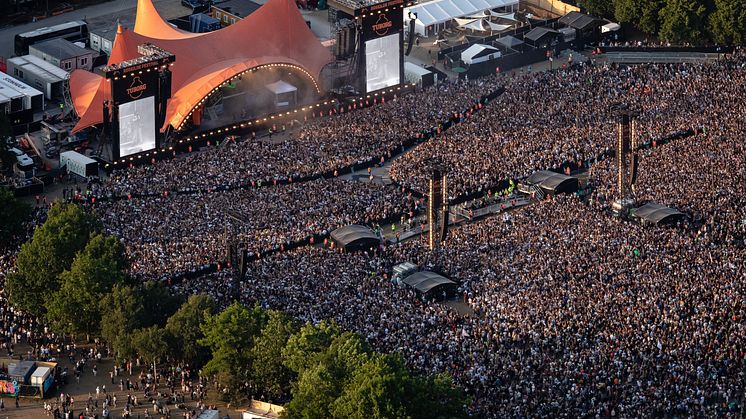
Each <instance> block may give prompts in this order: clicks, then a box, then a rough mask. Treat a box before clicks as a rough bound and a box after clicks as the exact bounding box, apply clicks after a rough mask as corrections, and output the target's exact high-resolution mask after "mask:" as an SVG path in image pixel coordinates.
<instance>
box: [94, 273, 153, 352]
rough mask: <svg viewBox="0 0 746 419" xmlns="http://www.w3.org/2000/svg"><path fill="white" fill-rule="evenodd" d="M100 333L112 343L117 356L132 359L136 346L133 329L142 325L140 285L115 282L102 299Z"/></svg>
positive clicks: (143, 314) (143, 316) (142, 299)
mask: <svg viewBox="0 0 746 419" xmlns="http://www.w3.org/2000/svg"><path fill="white" fill-rule="evenodd" d="M100 310H101V337H102V338H104V340H105V341H106V342H108V343H109V345H111V347H112V349H113V350H114V352H115V353H116V356H117V359H119V360H125V359H131V358H132V357H134V356H135V354H136V350H135V347H134V345H133V344H132V333H133V332H134V331H135V330H136V329H139V328H141V327H143V326H144V325H145V318H146V315H145V302H144V298H143V295H142V292H140V290H139V289H137V288H136V287H134V286H131V285H126V284H116V285H114V288H113V289H112V290H111V292H110V293H109V294H107V295H106V296H104V298H102V299H101V304H100Z"/></svg>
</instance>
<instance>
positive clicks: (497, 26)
mask: <svg viewBox="0 0 746 419" xmlns="http://www.w3.org/2000/svg"><path fill="white" fill-rule="evenodd" d="M487 25H488V26H489V27H490V30H492V31H498V32H499V31H504V30H506V29H510V27H511V26H512V25H501V24H499V23H492V22H490V21H487Z"/></svg>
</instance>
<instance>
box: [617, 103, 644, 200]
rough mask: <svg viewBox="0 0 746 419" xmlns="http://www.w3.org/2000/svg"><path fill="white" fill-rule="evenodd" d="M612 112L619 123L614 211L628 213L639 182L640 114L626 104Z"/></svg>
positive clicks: (620, 105)
mask: <svg viewBox="0 0 746 419" xmlns="http://www.w3.org/2000/svg"><path fill="white" fill-rule="evenodd" d="M611 111H612V112H613V113H614V115H615V116H616V121H617V142H616V167H617V178H616V194H615V200H614V203H613V204H612V209H613V210H614V211H616V212H618V213H622V212H626V210H628V209H629V208H631V207H632V205H633V204H634V198H633V196H632V193H633V192H634V190H635V182H636V180H637V163H638V155H637V132H636V128H637V121H636V120H635V118H636V117H637V115H638V113H637V112H634V111H632V110H630V109H629V107H628V106H627V105H626V104H615V105H612V106H611Z"/></svg>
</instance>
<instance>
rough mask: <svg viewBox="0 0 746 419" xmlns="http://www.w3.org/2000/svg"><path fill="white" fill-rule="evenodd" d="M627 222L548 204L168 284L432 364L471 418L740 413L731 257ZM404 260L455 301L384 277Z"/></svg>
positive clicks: (741, 373)
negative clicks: (462, 395) (458, 304)
mask: <svg viewBox="0 0 746 419" xmlns="http://www.w3.org/2000/svg"><path fill="white" fill-rule="evenodd" d="M698 234H699V231H697V230H692V229H686V228H684V229H677V228H663V227H660V228H659V227H649V226H641V225H638V224H635V223H631V222H628V221H624V220H620V219H617V218H614V217H612V216H611V215H609V214H607V213H606V212H604V211H599V210H597V209H594V208H593V206H590V205H587V204H585V203H584V202H582V201H580V200H579V199H578V198H575V197H559V198H555V199H554V200H552V201H548V202H543V203H540V204H537V205H533V206H531V207H528V208H527V209H522V210H518V211H513V212H509V213H504V214H502V215H499V216H496V217H492V218H489V219H486V220H482V221H479V222H476V223H473V224H468V225H465V226H463V227H459V228H456V229H453V230H452V232H451V238H450V239H449V240H448V242H447V243H446V244H445V245H444V246H443V248H442V249H441V250H439V251H438V252H435V253H432V252H430V251H428V250H427V249H426V247H425V246H424V244H423V243H421V242H420V241H419V240H413V241H407V242H404V243H401V244H399V245H392V246H389V247H385V248H380V249H377V250H373V251H371V252H368V253H340V252H337V251H334V250H330V249H323V248H320V247H305V248H300V249H296V250H294V251H292V252H285V253H278V254H275V255H273V256H270V257H268V258H265V259H263V260H260V261H256V262H253V263H252V264H250V266H249V270H248V274H247V278H246V280H244V281H243V282H240V281H237V279H236V278H235V277H234V276H232V275H231V274H230V273H227V272H223V273H220V274H215V275H212V276H209V277H203V278H199V279H197V280H191V281H186V282H183V283H181V284H179V285H178V286H177V290H178V291H179V292H185V293H210V294H212V295H213V296H214V297H215V298H217V299H221V300H225V299H226V298H229V299H232V298H237V297H238V298H240V299H241V300H242V301H243V302H245V303H247V304H252V303H254V302H259V303H260V304H261V305H262V306H265V307H271V308H276V309H282V310H286V311H288V312H290V313H292V314H293V315H295V316H296V317H298V318H299V319H301V320H303V321H308V322H318V321H320V320H322V319H328V318H333V319H335V320H336V321H337V322H339V323H340V324H341V325H342V326H343V327H344V328H346V329H350V330H353V331H356V332H358V333H360V334H361V335H362V336H363V337H364V338H365V339H366V340H367V341H368V342H369V343H371V344H372V345H373V346H374V347H376V348H377V349H379V350H384V351H395V352H398V353H400V354H401V355H402V356H404V358H405V359H406V361H407V363H408V364H409V365H410V366H411V367H413V368H415V369H417V370H418V371H421V372H424V373H438V372H443V371H447V372H449V373H451V374H452V375H453V377H454V378H455V380H456V381H457V382H459V383H461V384H463V385H464V386H465V387H466V388H467V390H468V391H469V393H470V394H471V395H473V396H474V398H473V400H474V405H473V406H472V408H473V411H474V414H475V415H478V416H480V417H510V416H534V415H539V416H559V415H568V416H587V415H590V416H596V415H599V416H620V417H624V416H633V415H634V416H637V415H641V416H665V415H669V416H672V415H680V416H730V417H737V416H738V415H739V414H740V415H743V413H744V411H746V393H744V389H745V388H746V352H744V347H746V346H744V343H746V286H745V285H744V284H746V281H745V280H746V277H745V275H744V272H746V265H744V260H746V259H744V256H746V250H745V249H744V248H739V247H736V246H719V247H713V246H711V245H709V244H708V243H707V242H705V241H702V240H699V239H698ZM405 261H411V262H414V263H416V264H418V265H419V267H420V268H423V269H431V270H437V271H440V272H444V273H445V274H446V275H447V276H448V277H450V278H451V279H454V280H456V281H458V282H459V283H460V292H459V294H460V295H461V296H463V298H464V300H465V302H466V304H468V309H464V308H460V309H458V310H457V309H455V308H454V306H453V305H450V304H439V303H425V302H423V301H422V300H421V299H420V298H419V297H418V296H417V295H416V294H415V292H414V291H412V290H409V289H405V288H400V287H399V286H397V285H395V284H393V283H392V282H391V281H390V277H389V275H390V274H391V269H392V267H393V266H394V265H395V264H397V263H401V262H405Z"/></svg>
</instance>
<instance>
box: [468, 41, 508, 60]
mask: <svg viewBox="0 0 746 419" xmlns="http://www.w3.org/2000/svg"><path fill="white" fill-rule="evenodd" d="M484 51H487V54H492V53H493V52H495V51H500V50H499V49H497V48H495V47H493V46H491V45H485V44H474V45H472V46H470V47H469V48H467V49H465V50H464V51H463V52H462V53H461V59H462V60H463V61H464V62H466V61H470V60H472V59H474V58H476V57H481V55H480V54H482V52H484Z"/></svg>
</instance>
